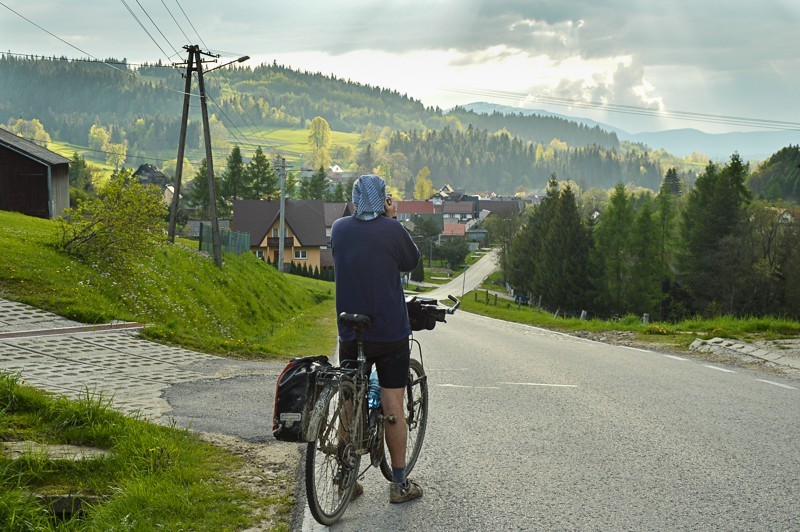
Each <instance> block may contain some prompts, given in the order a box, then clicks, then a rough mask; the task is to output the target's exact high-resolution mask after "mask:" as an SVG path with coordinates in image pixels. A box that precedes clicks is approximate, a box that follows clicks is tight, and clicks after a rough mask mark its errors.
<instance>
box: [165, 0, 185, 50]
mask: <svg viewBox="0 0 800 532" xmlns="http://www.w3.org/2000/svg"><path fill="white" fill-rule="evenodd" d="M161 3H162V4H163V6H164V9H166V10H167V13H169V16H170V17H172V20H173V21H174V22H175V25H176V26H178V29H179V30H181V33H183V36H184V38H185V39H186V42H190V41H191V39H189V36H188V35H186V32H185V31H183V27H182V26H181V25H180V24H178V20H177V19H176V18H175V15H173V14H172V11H170V9H169V8H168V7H167V3H166V2H164V0H161Z"/></svg>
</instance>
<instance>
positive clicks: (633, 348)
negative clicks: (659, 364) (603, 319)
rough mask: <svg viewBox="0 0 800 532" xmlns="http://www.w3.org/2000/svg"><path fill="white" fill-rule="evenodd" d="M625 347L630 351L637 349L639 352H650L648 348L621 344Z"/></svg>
mask: <svg viewBox="0 0 800 532" xmlns="http://www.w3.org/2000/svg"><path fill="white" fill-rule="evenodd" d="M620 347H623V348H625V349H630V350H631V351H639V352H640V353H652V352H653V351H651V350H650V349H642V348H641V347H631V346H629V345H621V346H620Z"/></svg>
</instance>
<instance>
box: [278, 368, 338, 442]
mask: <svg viewBox="0 0 800 532" xmlns="http://www.w3.org/2000/svg"><path fill="white" fill-rule="evenodd" d="M329 366H330V363H328V357H326V356H324V355H320V356H313V357H296V358H293V359H292V360H290V361H289V363H288V364H287V365H286V367H285V368H283V371H282V372H281V374H280V377H278V382H277V383H276V385H275V408H274V410H273V414H272V435H273V436H275V439H276V440H281V441H288V442H306V441H308V439H307V438H308V435H307V434H306V433H307V428H308V418H309V415H310V413H311V409H312V408H313V406H314V396H315V389H316V373H317V371H319V370H320V369H321V368H323V367H329Z"/></svg>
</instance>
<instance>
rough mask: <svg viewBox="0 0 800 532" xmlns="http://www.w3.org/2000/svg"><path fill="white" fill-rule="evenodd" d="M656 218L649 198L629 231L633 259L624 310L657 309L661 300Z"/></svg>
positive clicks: (654, 310)
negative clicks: (626, 306) (626, 304)
mask: <svg viewBox="0 0 800 532" xmlns="http://www.w3.org/2000/svg"><path fill="white" fill-rule="evenodd" d="M658 240H659V239H658V229H657V225H656V220H655V217H654V215H653V207H652V204H651V202H650V201H647V202H645V203H644V204H643V205H642V206H641V207H640V208H639V212H637V213H636V217H635V219H634V221H633V226H632V230H631V234H630V245H629V249H630V256H631V259H632V261H633V265H632V270H631V278H630V285H629V289H628V308H627V311H636V312H639V313H642V312H646V313H648V314H651V315H653V316H655V315H656V314H657V313H659V303H660V300H661V260H660V257H659V241H658Z"/></svg>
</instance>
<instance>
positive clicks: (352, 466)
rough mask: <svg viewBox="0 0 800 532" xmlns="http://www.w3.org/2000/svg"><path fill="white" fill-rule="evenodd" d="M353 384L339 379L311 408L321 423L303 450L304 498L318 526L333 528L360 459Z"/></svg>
mask: <svg viewBox="0 0 800 532" xmlns="http://www.w3.org/2000/svg"><path fill="white" fill-rule="evenodd" d="M354 398H355V385H354V384H353V382H352V381H349V380H342V381H341V382H340V383H339V384H338V385H337V386H335V388H333V389H332V390H331V394H330V396H327V397H326V396H325V395H323V396H321V397H320V399H319V402H318V404H316V405H314V408H315V409H316V408H319V409H321V410H320V412H321V414H322V420H321V422H320V427H319V431H318V432H317V437H316V439H315V440H314V441H313V442H311V443H309V444H308V447H307V449H306V498H307V499H308V507H309V509H310V510H311V515H313V516H314V519H316V520H317V522H318V523H320V524H323V525H332V524H334V523H336V521H338V520H339V518H340V517H341V516H342V514H343V513H344V511H345V509H346V508H347V505H348V503H349V502H350V497H351V495H352V493H353V488H354V487H355V484H356V477H357V476H358V466H359V464H360V462H361V456H360V455H359V454H358V452H357V450H356V442H357V441H358V439H357V435H358V424H359V419H360V417H359V416H358V415H354V412H353V404H354Z"/></svg>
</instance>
